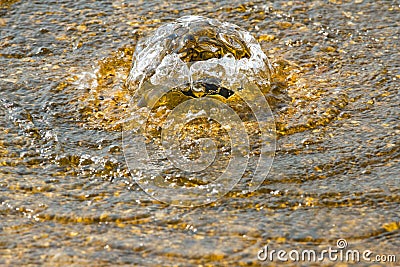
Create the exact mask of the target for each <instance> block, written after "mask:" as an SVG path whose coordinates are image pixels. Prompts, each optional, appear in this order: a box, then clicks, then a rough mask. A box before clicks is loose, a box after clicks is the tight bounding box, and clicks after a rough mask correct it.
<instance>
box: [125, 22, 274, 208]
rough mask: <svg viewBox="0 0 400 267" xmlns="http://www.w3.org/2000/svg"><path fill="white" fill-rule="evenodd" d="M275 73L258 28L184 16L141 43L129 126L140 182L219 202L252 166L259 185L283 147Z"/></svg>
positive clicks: (187, 201)
mask: <svg viewBox="0 0 400 267" xmlns="http://www.w3.org/2000/svg"><path fill="white" fill-rule="evenodd" d="M271 72H272V66H271V64H270V62H269V61H268V58H267V56H266V55H265V54H264V52H263V51H262V50H261V47H260V45H259V44H258V43H257V42H256V40H255V39H254V37H252V36H251V35H250V33H248V32H246V31H244V30H241V29H240V28H239V27H238V26H235V25H233V24H229V23H221V22H219V21H217V20H215V19H207V18H204V17H199V16H188V17H183V18H181V19H178V20H177V21H176V22H173V23H169V24H166V25H163V26H161V27H160V28H158V29H157V30H156V31H155V32H154V33H153V34H152V35H151V36H150V37H148V38H147V39H145V40H144V41H141V42H139V44H138V45H137V47H136V51H135V53H134V55H133V63H132V66H131V70H130V73H129V76H128V79H127V87H128V89H129V90H130V92H131V93H132V95H133V97H132V99H131V102H130V109H131V110H130V111H129V115H128V116H129V117H128V118H127V119H126V123H125V125H124V131H123V145H124V153H125V158H126V161H127V164H128V166H129V169H130V171H131V174H132V176H133V179H134V180H135V182H137V183H138V184H139V185H140V186H141V187H142V188H143V189H144V190H145V192H147V193H148V194H150V195H151V196H153V197H154V198H156V199H158V200H160V201H162V202H167V203H170V204H175V205H178V206H194V205H202V204H205V203H210V202H212V201H215V200H216V199H217V198H219V197H222V196H223V195H225V194H226V193H228V192H229V191H230V190H232V188H233V187H234V186H235V185H236V184H237V183H238V182H239V181H240V179H241V178H242V177H243V176H244V174H245V173H247V175H248V173H251V175H250V176H252V180H251V181H250V182H249V183H248V186H247V187H246V188H247V189H245V191H246V190H250V191H254V190H255V189H257V187H258V186H260V185H261V183H262V182H263V181H264V179H265V178H266V176H267V174H268V172H269V169H270V167H271V165H272V160H273V156H274V151H275V124H274V121H273V116H272V112H271V110H270V108H269V106H268V103H267V101H266V99H265V97H264V94H265V93H266V92H268V91H269V90H270V78H271ZM246 170H247V172H246ZM248 180H249V179H248Z"/></svg>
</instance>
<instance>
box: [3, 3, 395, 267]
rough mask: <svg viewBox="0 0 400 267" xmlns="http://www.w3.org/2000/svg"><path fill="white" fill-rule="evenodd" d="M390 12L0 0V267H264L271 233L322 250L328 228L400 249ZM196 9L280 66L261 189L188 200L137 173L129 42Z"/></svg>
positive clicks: (368, 7) (372, 7)
mask: <svg viewBox="0 0 400 267" xmlns="http://www.w3.org/2000/svg"><path fill="white" fill-rule="evenodd" d="M399 11H400V6H399V3H398V1H367V0H364V1H362V0H356V1H339V0H335V1H333V0H332V1H312V2H311V1H307V2H306V1H305V2H302V1H274V3H270V2H267V3H266V2H264V1H252V2H245V1H236V0H234V1H219V2H214V1H210V2H203V3H197V4H195V3H188V2H187V1H168V2H161V1H154V2H146V1H137V2H135V3H133V2H132V3H127V2H123V1H112V2H109V1H62V2H61V3H60V2H59V1H45V2H43V1H42V2H41V1H2V2H1V4H0V69H1V72H0V88H1V90H0V128H1V134H0V216H1V220H0V255H1V257H0V264H4V265H26V264H32V265H39V264H43V263H46V264H48V265H52V266H64V265H71V264H75V265H78V266H81V265H99V266H110V265H138V266H160V265H174V264H175V265H178V266H198V265H204V266H207V265H210V266H212V265H217V266H218V265H220V266H228V265H230V266H258V265H259V264H261V263H260V262H259V261H258V260H257V252H258V251H259V250H260V249H261V248H262V247H263V246H264V245H266V244H268V243H269V244H270V246H271V247H273V248H276V249H279V248H284V249H289V250H290V249H316V250H318V249H320V250H322V249H326V248H327V247H329V246H334V245H335V244H336V240H337V239H338V238H345V239H346V240H347V242H348V243H349V245H350V246H351V248H352V249H360V250H365V249H369V250H371V251H373V252H374V253H376V254H378V253H382V254H396V253H398V248H399V245H400V230H399V228H400V216H399V214H400V205H399V204H400V187H399V184H400V182H399V172H400V167H399V153H400V152H399V133H400V128H399V117H400V116H399V108H398V107H399V103H400V101H399V100H400V99H399V80H400V57H399V55H398V51H399V36H400V25H399V21H400V12H399ZM190 14H195V15H202V16H208V17H214V18H217V19H219V20H221V21H228V22H231V23H234V24H237V25H239V26H241V27H242V28H243V29H245V30H247V31H249V32H251V33H252V34H253V35H254V36H255V37H256V38H257V39H258V41H259V42H260V44H261V46H262V49H263V51H264V52H265V53H266V54H267V55H268V57H269V59H270V60H271V62H272V63H273V65H274V67H275V70H276V72H275V74H274V76H273V78H272V79H273V80H272V91H271V93H270V94H269V95H268V96H267V99H268V101H269V102H270V105H271V108H272V111H273V113H274V116H275V120H276V123H277V133H278V140H277V145H278V149H277V153H276V157H275V160H274V164H273V166H272V169H271V172H270V175H269V176H268V179H267V180H266V181H265V182H264V183H263V185H262V186H261V187H260V189H259V190H257V191H256V192H254V193H251V194H244V193H243V192H242V188H240V186H239V187H237V188H234V190H233V191H232V192H231V193H229V194H228V195H226V196H225V197H224V198H222V199H220V200H219V201H217V202H216V203H214V204H211V205H208V206H201V207H197V208H190V209H189V208H177V207H173V206H169V205H165V204H163V203H160V202H157V201H155V200H153V199H151V198H150V197H148V196H147V195H146V194H145V193H144V192H143V191H142V190H141V189H140V188H139V187H138V186H137V185H136V184H134V183H132V181H131V177H130V174H129V171H128V169H127V166H126V163H125V160H124V157H123V153H122V144H121V122H120V116H121V114H123V112H124V110H125V109H126V107H127V106H126V105H127V104H128V100H129V98H128V92H127V91H126V89H125V88H124V86H123V84H124V82H125V79H126V76H127V74H128V72H129V67H130V64H131V60H132V54H133V51H134V49H135V44H136V43H137V41H138V39H139V38H142V37H143V36H145V35H147V34H149V33H150V32H151V31H152V30H154V29H155V28H156V27H159V26H160V25H161V24H162V23H165V22H170V21H172V20H174V19H176V18H178V17H181V16H184V15H190ZM397 258H398V261H399V260H400V259H399V258H400V255H398V254H397ZM327 264H328V263H327ZM363 264H364V265H367V264H366V263H363ZM304 265H308V264H307V263H304ZM389 266H390V265H389ZM392 266H395V264H392Z"/></svg>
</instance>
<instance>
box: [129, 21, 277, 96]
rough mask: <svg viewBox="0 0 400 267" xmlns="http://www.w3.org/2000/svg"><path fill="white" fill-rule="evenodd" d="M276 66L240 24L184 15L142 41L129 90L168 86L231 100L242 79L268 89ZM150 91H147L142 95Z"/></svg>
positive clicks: (187, 93) (131, 75)
mask: <svg viewBox="0 0 400 267" xmlns="http://www.w3.org/2000/svg"><path fill="white" fill-rule="evenodd" d="M271 71H272V66H271V64H270V62H269V60H268V58H267V56H266V55H265V54H264V52H263V51H262V50H261V47H260V45H259V44H258V43H257V41H256V40H255V38H254V37H253V36H252V35H251V34H250V33H248V32H247V31H244V30H242V29H240V28H239V27H238V26H236V25H233V24H230V23H226V22H219V21H218V20H215V19H208V18H204V17H200V16H186V17H182V18H180V19H178V20H177V21H176V22H173V23H169V24H166V25H163V26H161V27H160V28H158V29H157V30H156V31H155V32H154V34H153V35H151V36H150V37H149V38H147V39H145V40H144V41H141V42H139V44H138V45H137V47H136V51H135V53H134V55H133V64H132V67H131V70H130V73H129V77H128V88H129V89H130V90H131V91H132V92H136V91H137V90H138V88H139V87H141V86H142V85H143V84H144V83H150V84H151V85H155V86H157V85H164V86H167V87H169V88H173V89H174V90H176V91H181V92H183V93H185V94H186V95H190V96H194V97H199V96H203V95H209V94H219V95H222V96H224V97H226V98H227V97H229V96H231V95H232V94H233V93H234V92H236V91H238V90H240V89H241V88H243V83H244V81H249V82H252V83H255V84H257V85H258V87H259V88H260V89H261V90H262V91H263V92H265V91H268V90H269V83H270V76H271ZM144 93H146V92H144Z"/></svg>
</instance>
